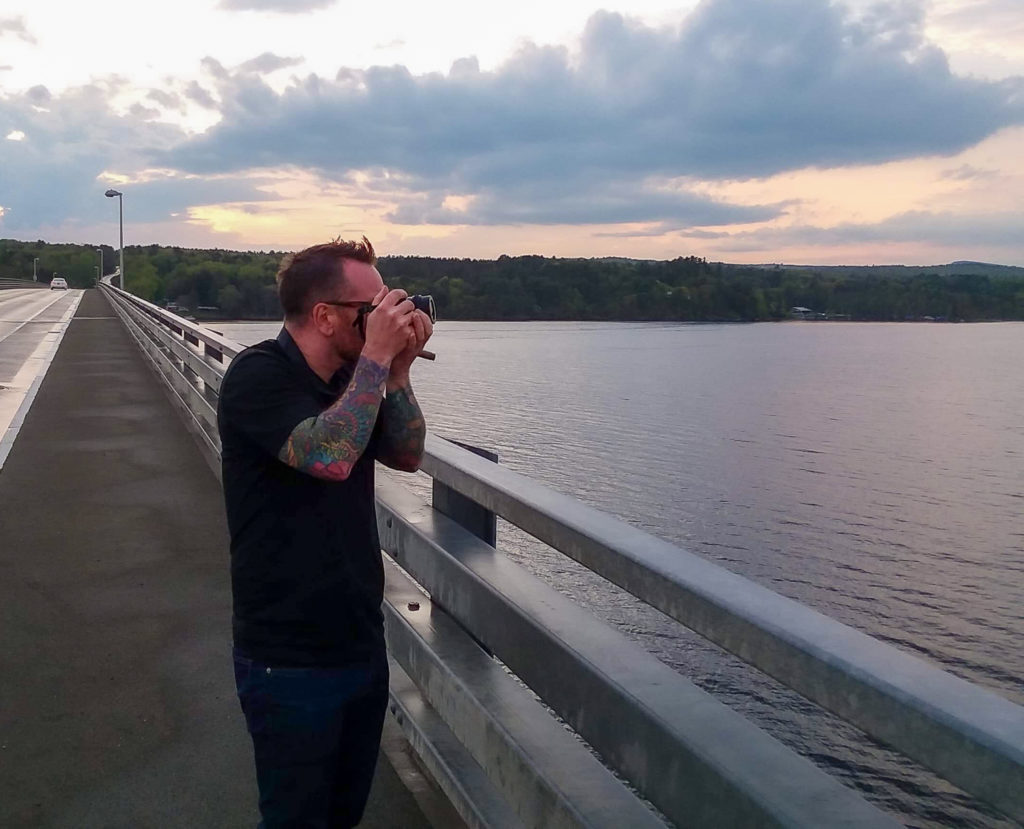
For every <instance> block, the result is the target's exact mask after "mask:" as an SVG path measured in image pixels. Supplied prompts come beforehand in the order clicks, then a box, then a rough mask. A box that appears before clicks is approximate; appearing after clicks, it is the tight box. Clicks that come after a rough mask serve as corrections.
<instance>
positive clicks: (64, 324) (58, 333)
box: [0, 291, 85, 472]
mask: <svg viewBox="0 0 1024 829" xmlns="http://www.w3.org/2000/svg"><path fill="white" fill-rule="evenodd" d="M83 296H85V291H82V292H81V293H80V294H79V295H78V296H77V297H75V298H74V301H73V302H72V303H71V307H70V308H68V310H67V311H66V312H65V314H64V316H63V317H61V319H60V322H58V323H57V324H56V327H55V329H54V330H52V331H51V332H50V333H49V334H47V335H46V337H44V338H43V341H42V342H41V343H39V345H38V346H37V347H36V350H35V351H34V352H32V355H31V356H30V357H29V358H28V359H27V360H26V361H25V364H24V365H23V366H22V367H21V370H20V371H18V373H17V374H16V375H15V377H14V380H13V381H12V382H11V386H12V387H13V390H15V394H17V392H16V389H18V388H19V386H21V384H22V383H28V382H29V381H30V380H31V385H30V386H29V387H28V389H27V390H26V391H25V392H24V394H23V396H22V399H21V404H20V405H19V406H18V408H17V411H15V412H13V413H12V414H10V415H8V416H6V417H5V415H4V411H6V410H7V409H8V408H9V407H4V409H0V431H2V432H3V436H2V437H0V472H3V468H4V463H5V462H6V461H7V456H8V455H9V454H10V453H11V448H12V447H13V446H14V441H15V439H16V438H17V437H18V432H19V431H20V430H21V426H22V424H23V423H24V422H25V417H26V416H27V415H28V410H29V409H30V408H32V401H34V400H35V399H36V394H37V393H38V391H39V387H40V386H41V385H42V384H43V378H44V377H46V372H47V371H48V370H49V368H50V363H52V362H53V358H54V357H55V356H56V354H57V348H58V347H59V346H60V343H61V340H63V339H64V334H65V332H66V331H67V330H68V326H69V325H71V319H72V318H73V317H74V315H75V311H77V310H78V305H79V303H80V302H81V301H82V297H83ZM50 304H51V305H52V304H53V303H50ZM46 307H47V308H49V307H50V306H49V305H47V306H46ZM43 310H44V311H45V310H46V308H44V309H43ZM40 313H42V311H40ZM37 316H38V314H37ZM33 372H34V373H35V376H34V377H32V374H33ZM5 420H6V421H7V422H6V423H5V422H4V421H5Z"/></svg>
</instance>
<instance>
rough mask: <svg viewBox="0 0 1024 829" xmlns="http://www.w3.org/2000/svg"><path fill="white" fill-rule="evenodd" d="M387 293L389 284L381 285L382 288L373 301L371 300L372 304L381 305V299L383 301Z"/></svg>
mask: <svg viewBox="0 0 1024 829" xmlns="http://www.w3.org/2000/svg"><path fill="white" fill-rule="evenodd" d="M387 295H388V286H387V285H383V286H382V287H381V289H380V290H379V291H377V295H376V296H375V297H374V298H373V301H372V302H371V304H372V305H379V304H380V303H381V301H383V299H384V297H386V296H387Z"/></svg>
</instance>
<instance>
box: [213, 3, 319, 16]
mask: <svg viewBox="0 0 1024 829" xmlns="http://www.w3.org/2000/svg"><path fill="white" fill-rule="evenodd" d="M336 2H337V0H221V2H220V6H219V7H218V8H221V9H226V10H228V11H253V12H280V13H282V14H301V13H302V12H308V11H315V10H317V9H326V8H328V7H329V6H333V5H334V4H335V3H336Z"/></svg>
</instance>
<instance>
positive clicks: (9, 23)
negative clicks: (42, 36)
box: [0, 17, 36, 44]
mask: <svg viewBox="0 0 1024 829" xmlns="http://www.w3.org/2000/svg"><path fill="white" fill-rule="evenodd" d="M6 34H12V35H14V36H15V37H16V38H18V39H19V40H24V41H25V42H26V43H32V44H35V42H36V39H35V38H34V37H33V36H32V34H31V33H30V32H29V30H28V29H27V28H26V26H25V21H24V19H22V18H21V17H0V38H2V37H4V35H6Z"/></svg>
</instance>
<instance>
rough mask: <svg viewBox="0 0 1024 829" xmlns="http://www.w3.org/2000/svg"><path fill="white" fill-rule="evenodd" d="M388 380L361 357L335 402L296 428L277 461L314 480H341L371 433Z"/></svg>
mask: <svg viewBox="0 0 1024 829" xmlns="http://www.w3.org/2000/svg"><path fill="white" fill-rule="evenodd" d="M387 377H388V370H387V368H385V367H384V366H382V365H380V364H378V363H375V362H374V361H373V360H369V359H367V358H366V357H360V358H359V362H358V363H356V367H355V371H354V372H353V373H352V379H351V380H350V381H349V384H348V387H347V388H346V389H345V392H344V393H343V394H342V395H341V397H339V398H338V401H337V402H336V403H335V404H334V405H333V406H331V407H330V408H328V409H325V410H324V411H322V412H321V413H320V414H319V415H318V416H317V417H311V418H309V419H308V420H304V421H302V423H300V424H299V425H298V426H296V427H295V428H294V429H293V430H292V433H291V435H289V436H288V440H286V441H285V443H284V446H282V447H281V451H280V453H279V454H278V458H279V459H280V460H281V461H283V462H284V463H286V464H288V465H289V466H291V467H293V468H295V469H298V470H299V471H301V472H306V473H308V474H309V475H313V476H314V477H316V478H323V479H324V480H328V481H343V480H344V479H345V478H347V477H348V476H349V473H350V472H351V471H352V467H353V466H355V463H356V461H357V460H359V456H360V455H362V454H363V451H364V450H365V449H366V445H367V444H368V443H369V441H370V435H371V434H373V427H374V424H375V423H376V422H377V413H378V411H379V410H380V404H381V400H382V399H383V397H384V386H385V383H386V381H387Z"/></svg>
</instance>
